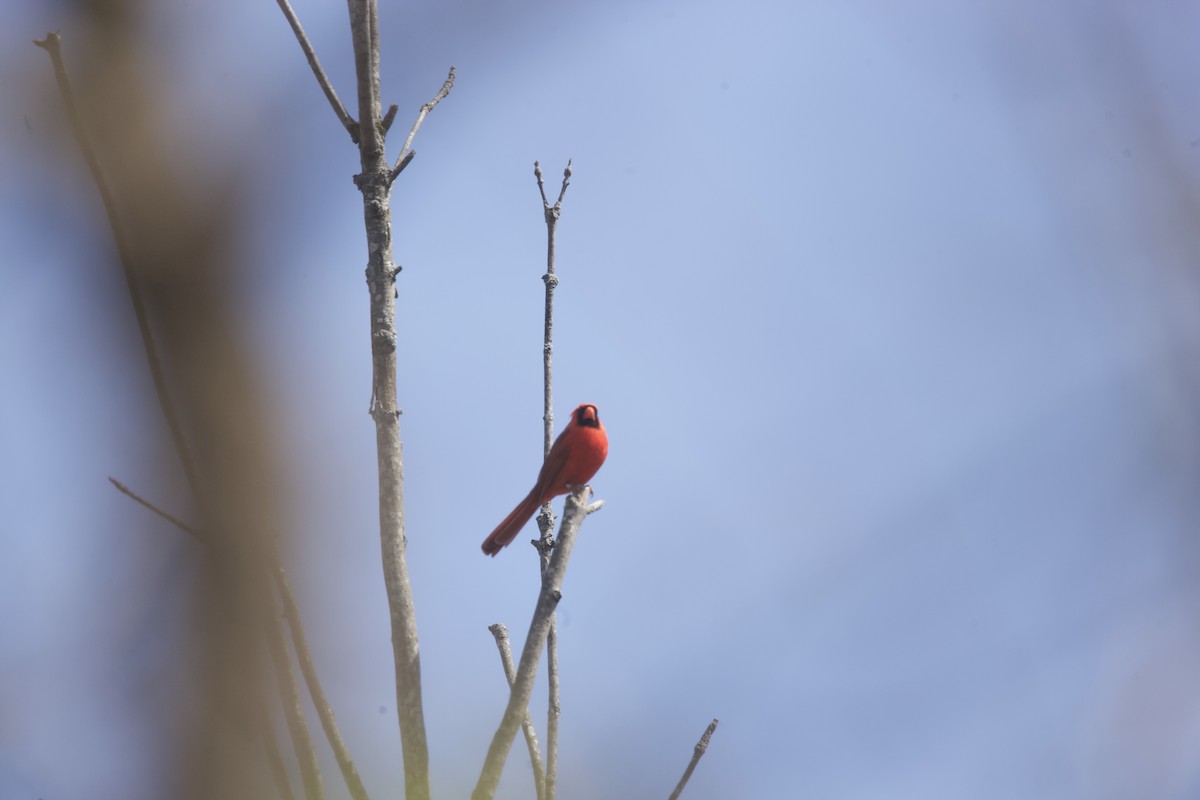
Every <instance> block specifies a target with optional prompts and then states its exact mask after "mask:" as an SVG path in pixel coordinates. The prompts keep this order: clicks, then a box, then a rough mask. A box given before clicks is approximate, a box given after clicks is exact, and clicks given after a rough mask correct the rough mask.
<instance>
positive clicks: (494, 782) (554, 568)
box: [471, 486, 603, 800]
mask: <svg viewBox="0 0 1200 800" xmlns="http://www.w3.org/2000/svg"><path fill="white" fill-rule="evenodd" d="M591 496H592V490H591V487H589V486H579V487H576V488H575V490H574V491H572V492H571V494H570V495H568V497H567V502H566V504H565V507H564V509H563V521H562V528H561V529H560V530H559V534H558V544H557V545H556V546H555V548H554V554H553V555H552V556H551V557H550V565H549V567H547V569H546V577H545V578H544V579H543V580H542V589H541V592H540V593H539V595H538V601H537V606H536V607H535V609H534V612H533V619H532V620H531V621H530V623H529V633H528V634H527V635H526V636H525V646H524V648H522V650H521V661H520V666H519V667H518V668H517V676H516V678H515V679H514V680H513V687H512V692H511V694H510V695H509V698H508V706H507V707H506V708H505V709H504V716H503V717H502V718H501V720H500V727H499V728H497V729H496V733H495V735H494V736H493V737H492V743H491V746H490V747H489V748H488V752H487V758H486V759H485V760H484V763H483V769H482V771H481V772H480V775H479V780H478V782H477V783H476V784H475V790H474V791H473V792H472V793H471V797H472V799H473V800H490V798H491V797H492V796H494V795H495V793H496V787H497V786H498V785H499V783H500V773H501V772H503V770H504V761H505V759H507V758H508V751H509V750H510V749H511V748H512V743H513V739H514V738H516V735H517V728H518V727H520V725H521V720H522V719H524V717H525V715H526V713H527V712H528V709H529V698H530V697H532V696H533V682H534V679H535V678H536V677H537V666H538V661H539V660H540V659H541V654H542V648H543V647H544V646H545V645H546V635H547V633H548V632H549V630H550V616H551V614H553V613H554V609H555V608H556V607H557V606H558V601H559V600H561V599H562V584H563V579H564V577H565V576H566V572H567V563H568V561H569V560H570V558H571V550H572V549H573V548H574V547H575V537H576V535H577V534H578V533H579V527H580V526H581V525H582V524H583V519H584V517H586V516H587V515H588V514H591V513H592V512H593V511H597V510H599V509H600V507H601V506H603V503H602V502H595V503H591V504H590V505H589V504H588V500H589V499H590V498H591Z"/></svg>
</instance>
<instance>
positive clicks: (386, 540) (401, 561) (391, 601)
mask: <svg viewBox="0 0 1200 800" xmlns="http://www.w3.org/2000/svg"><path fill="white" fill-rule="evenodd" d="M348 6H349V11H350V30H351V38H352V40H353V43H354V69H355V76H356V79H357V89H358V119H359V123H360V125H359V138H360V141H359V146H358V154H359V163H360V165H361V171H360V173H359V175H358V177H357V178H356V180H355V183H356V185H357V186H358V188H359V191H361V192H362V196H363V226H364V228H365V231H366V237H367V253H368V257H367V290H368V292H369V294H370V326H371V327H370V330H371V397H372V404H371V417H372V419H373V420H374V421H375V453H376V464H377V469H378V479H379V495H378V496H379V545H380V551H381V556H382V558H381V561H382V566H383V579H384V585H385V587H386V589H387V598H388V612H389V618H390V622H391V629H392V630H391V632H392V659H393V666H394V670H395V685H396V716H397V721H398V722H399V724H400V744H401V748H402V750H403V754H404V796H405V797H406V798H407V800H428V798H429V745H428V742H427V739H426V731H425V712H424V708H423V703H422V698H421V658H420V645H419V640H418V636H417V619H416V610H415V606H414V604H413V595H412V582H411V581H410V580H409V576H408V564H407V554H406V543H405V535H404V459H403V451H402V448H401V440H400V408H399V404H398V402H397V388H396V339H397V334H396V273H397V272H398V270H397V268H396V265H395V264H394V263H393V260H392V222H391V215H392V212H391V197H390V187H391V170H390V169H389V168H388V162H387V155H386V153H385V152H384V144H385V138H386V131H385V130H384V127H383V119H382V116H383V115H382V111H381V107H380V100H379V97H380V90H379V11H378V6H377V2H376V0H349V2H348Z"/></svg>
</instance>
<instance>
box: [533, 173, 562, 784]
mask: <svg viewBox="0 0 1200 800" xmlns="http://www.w3.org/2000/svg"><path fill="white" fill-rule="evenodd" d="M533 174H534V177H536V178H537V185H538V192H539V193H540V194H541V195H542V208H543V216H544V217H545V220H546V274H545V275H543V276H542V282H543V283H545V284H546V318H545V327H544V330H543V335H542V423H543V427H542V434H543V437H544V447H545V451H544V454H543V457H546V456H549V454H550V447H551V444H552V443H553V437H554V289H555V288H556V287H557V286H558V276H557V275H555V273H554V263H555V247H556V245H557V235H556V234H557V230H558V218H559V216H560V214H561V212H562V201H563V196H564V195H565V194H566V193H567V186H568V185H570V182H571V162H570V160H568V161H567V168H566V169H565V170H563V181H562V188H561V189H560V190H559V192H558V200H556V201H555V202H554V205H553V206H552V205H550V203H549V202H547V200H546V187H545V184H544V183H543V182H542V166H541V164H539V163H538V162H537V161H535V162H533ZM537 521H538V528H539V529H540V530H541V534H542V535H541V538H540V539H538V540H537V541H536V542H535V546H536V547H537V550H538V555H539V557H540V562H541V570H542V581H543V582H544V581H545V580H546V570H547V568H548V567H549V564H550V553H551V551H552V550H553V549H554V535H553V531H554V512H553V510H552V509H551V507H550V504H549V503H546V504H545V505H544V506H542V511H541V513H540V514H538V520H537ZM546 676H547V680H548V682H549V693H550V697H549V702H548V704H547V706H546V785H545V793H544V794H545V798H544V800H554V797H555V795H556V794H557V792H558V718H559V715H560V713H561V712H562V703H561V699H560V696H559V685H558V620H557V618H556V616H555V615H554V614H551V617H550V629H549V630H548V631H547V633H546Z"/></svg>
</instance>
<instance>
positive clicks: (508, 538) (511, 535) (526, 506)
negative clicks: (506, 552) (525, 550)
mask: <svg viewBox="0 0 1200 800" xmlns="http://www.w3.org/2000/svg"><path fill="white" fill-rule="evenodd" d="M536 491H537V489H534V490H533V491H531V492H530V493H529V494H528V495H526V496H525V499H524V500H522V501H521V502H520V503H519V504H518V505H517V507H516V508H514V509H513V510H512V512H511V513H509V515H508V516H507V517H505V518H504V521H503V522H501V523H500V524H499V525H497V526H496V530H494V531H492V534H491V536H489V537H487V538H486V539H484V540H483V552H484V553H485V554H487V555H489V556H494V555H496V553H499V552H500V550H501V548H504V547H507V546H508V545H509V543H511V542H512V540H513V539H515V538H517V534H518V533H520V532H521V528H524V527H525V523H526V522H529V519H530V518H531V517H532V516H533V515H534V514H536V513H537V510H538V506H540V505H541V503H540V502H538V499H539V498H538V496H537V494H536Z"/></svg>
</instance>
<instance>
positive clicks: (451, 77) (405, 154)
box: [388, 67, 455, 183]
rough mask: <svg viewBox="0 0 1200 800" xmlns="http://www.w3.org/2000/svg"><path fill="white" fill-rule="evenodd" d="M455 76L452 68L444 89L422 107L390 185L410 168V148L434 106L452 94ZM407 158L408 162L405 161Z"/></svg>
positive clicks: (397, 158)
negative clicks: (406, 168) (407, 167)
mask: <svg viewBox="0 0 1200 800" xmlns="http://www.w3.org/2000/svg"><path fill="white" fill-rule="evenodd" d="M454 74H455V73H454V67H451V68H450V74H449V75H447V76H446V80H445V82H444V83H443V84H442V88H441V89H438V93H437V94H435V95H434V96H433V99H432V100H430V101H429V102H428V103H426V104H425V105H423V106H421V113H419V114H417V121H416V122H414V123H413V126H412V130H410V131H409V132H408V138H407V139H405V140H404V146H403V147H401V148H400V155H399V156H397V157H396V166H394V167H392V171H391V173H390V176H389V178H388V183H391V182H392V181H394V180H396V176H397V175H399V174H400V173H401V172H402V171H403V170H404V168H405V167H406V166H408V162H409V161H412V156H410V155H409V153H410V152H411V150H410V148H411V147H412V143H413V139H415V138H416V136H417V131H419V130H420V129H421V123H423V122H424V121H425V118H426V117H427V116H429V112H430V111H433V108H434V106H436V105H437V104H438V103H440V102H442V100H444V99H445V98H446V95H448V94H450V90H451V89H453V88H454ZM406 158H407V161H406V160H405V159H406Z"/></svg>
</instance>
